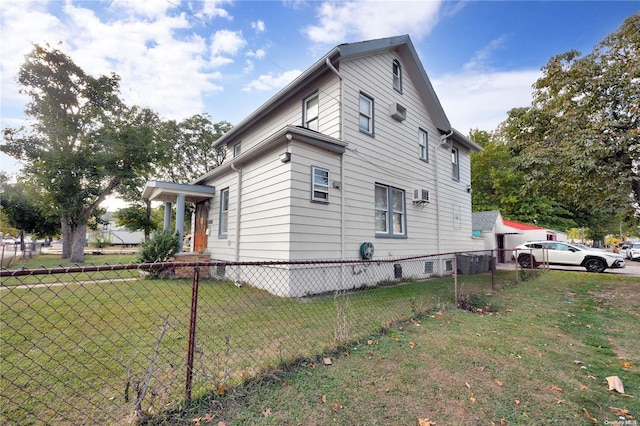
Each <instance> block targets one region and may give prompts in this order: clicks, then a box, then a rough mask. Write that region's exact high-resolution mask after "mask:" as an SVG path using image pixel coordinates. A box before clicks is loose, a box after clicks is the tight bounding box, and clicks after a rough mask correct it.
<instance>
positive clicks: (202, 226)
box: [193, 201, 209, 253]
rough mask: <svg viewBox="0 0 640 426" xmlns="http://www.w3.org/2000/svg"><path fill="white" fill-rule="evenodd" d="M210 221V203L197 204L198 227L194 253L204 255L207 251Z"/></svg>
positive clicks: (196, 227) (195, 235) (194, 237)
mask: <svg viewBox="0 0 640 426" xmlns="http://www.w3.org/2000/svg"><path fill="white" fill-rule="evenodd" d="M208 219H209V202H208V201H203V202H200V203H198V204H196V226H195V233H194V236H193V251H194V253H204V252H205V251H206V250H207V223H208Z"/></svg>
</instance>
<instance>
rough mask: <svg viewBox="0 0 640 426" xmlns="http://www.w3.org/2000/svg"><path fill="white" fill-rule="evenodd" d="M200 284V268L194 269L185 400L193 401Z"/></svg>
mask: <svg viewBox="0 0 640 426" xmlns="http://www.w3.org/2000/svg"><path fill="white" fill-rule="evenodd" d="M199 284H200V267H199V266H196V267H194V268H193V283H192V286H191V319H190V321H189V347H188V349H187V380H186V382H185V399H186V401H187V402H190V401H191V386H192V382H193V353H194V352H195V347H196V318H197V315H196V313H197V310H198V286H199Z"/></svg>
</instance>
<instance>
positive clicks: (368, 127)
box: [360, 93, 373, 135]
mask: <svg viewBox="0 0 640 426" xmlns="http://www.w3.org/2000/svg"><path fill="white" fill-rule="evenodd" d="M360 131H362V132H365V133H369V134H370V135H373V99H372V98H370V97H369V96H367V95H365V94H364V93H360Z"/></svg>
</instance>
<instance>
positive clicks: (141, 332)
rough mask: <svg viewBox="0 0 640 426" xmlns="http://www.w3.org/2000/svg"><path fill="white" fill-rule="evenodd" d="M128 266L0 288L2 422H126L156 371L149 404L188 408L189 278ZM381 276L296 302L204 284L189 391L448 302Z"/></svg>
mask: <svg viewBox="0 0 640 426" xmlns="http://www.w3.org/2000/svg"><path fill="white" fill-rule="evenodd" d="M100 258H101V259H102V258H104V257H102V256H100ZM38 260H39V261H40V262H39V263H43V262H42V259H38ZM88 260H89V259H88ZM109 263H111V262H109ZM130 272H131V271H108V272H101V273H100V274H102V275H99V276H97V275H94V276H87V274H86V273H74V274H63V275H60V276H57V280H59V281H62V282H63V285H59V286H38V287H32V288H26V289H23V288H18V287H15V283H12V286H10V287H8V288H7V287H5V288H4V289H2V290H0V291H1V292H2V293H0V297H1V298H0V308H1V313H0V336H1V339H2V345H1V348H0V354H1V356H2V360H3V361H2V383H1V386H0V389H1V395H0V406H1V407H2V408H1V411H0V419H6V420H7V421H8V422H9V423H12V422H13V423H18V424H21V423H24V424H33V423H35V424H49V423H68V424H79V423H95V422H96V421H99V422H100V423H112V424H116V423H123V422H127V421H128V420H131V413H132V411H133V407H134V405H135V401H136V396H137V394H138V391H140V390H142V389H143V388H144V386H143V385H144V383H145V380H146V377H147V373H148V371H149V369H151V368H152V369H153V371H152V374H151V380H150V386H149V388H148V392H147V395H146V397H145V399H144V400H143V401H142V408H143V409H144V410H146V411H148V412H150V413H158V412H159V411H160V410H166V409H167V408H170V407H174V408H175V407H180V406H182V404H183V403H182V402H181V401H183V400H184V395H185V389H184V386H185V377H186V364H185V360H186V349H187V341H188V329H189V317H190V313H189V312H190V303H191V280H158V279H140V277H139V274H137V271H135V270H134V272H136V275H132V274H131V273H130ZM92 274H94V273H92ZM95 274H97V273H95ZM104 274H109V275H108V276H105V275H104ZM502 274H504V275H503V277H502V278H501V280H502V282H504V283H510V282H511V281H510V280H511V278H512V275H513V274H512V273H502ZM43 277H48V278H49V279H53V280H54V281H55V280H56V277H55V276H48V275H39V276H27V277H23V278H22V279H28V280H31V279H34V280H36V282H41V283H42V282H44V280H43ZM132 278H136V279H133V280H132ZM12 279H13V278H12ZM3 284H5V283H3ZM385 284H387V285H386V286H383V287H379V288H375V289H369V290H367V291H358V292H354V293H340V294H338V295H337V296H336V297H332V296H327V297H318V298H313V299H305V300H299V299H287V298H280V297H275V296H272V295H270V294H269V293H267V292H265V291H263V290H259V289H256V288H252V287H250V286H243V287H242V288H237V287H236V286H235V285H233V283H231V282H227V281H214V280H202V281H201V285H200V288H199V304H198V317H197V321H198V329H197V334H196V336H197V339H196V351H195V354H194V361H195V362H194V389H193V396H194V398H196V399H198V400H200V398H202V397H203V396H204V395H207V393H208V392H211V391H212V390H218V391H220V392H221V390H222V389H230V388H234V386H236V387H237V386H239V385H241V384H242V383H244V382H246V381H247V380H249V379H251V378H252V377H256V375H259V374H261V373H264V372H265V371H270V370H273V369H274V368H278V367H279V366H282V365H288V364H291V363H293V362H295V361H296V360H300V359H315V357H317V355H319V354H322V353H325V352H327V351H329V352H330V351H333V350H335V348H337V347H339V346H341V345H342V344H343V343H345V342H353V341H359V340H361V339H364V338H366V337H367V336H370V335H372V334H375V333H377V332H378V331H379V330H380V329H384V328H388V327H391V326H393V324H396V323H397V322H398V321H406V320H408V319H410V318H413V317H417V316H420V315H424V314H425V313H426V312H430V311H431V310H433V309H444V310H446V311H447V312H448V311H449V309H450V308H451V307H452V306H453V291H454V288H453V279H452V278H451V277H448V278H441V279H435V280H429V281H423V282H417V281H411V280H409V281H408V282H405V283H404V284H403V285H397V283H385ZM389 284H393V285H389ZM490 285H491V283H490V276H489V275H488V274H484V275H482V276H481V275H478V276H473V277H465V278H464V280H461V283H460V288H461V289H462V291H465V292H478V291H481V289H482V288H484V289H489V288H490ZM160 336H162V339H161V340H159V338H160ZM156 344H158V345H157V349H156ZM187 423H188V422H187Z"/></svg>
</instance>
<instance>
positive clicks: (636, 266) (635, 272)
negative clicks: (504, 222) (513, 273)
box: [498, 259, 640, 278]
mask: <svg viewBox="0 0 640 426" xmlns="http://www.w3.org/2000/svg"><path fill="white" fill-rule="evenodd" d="M625 262H626V264H627V266H626V267H625V268H622V269H607V270H606V271H604V272H603V273H604V274H620V275H630V276H634V277H638V278H640V261H637V260H628V259H627V260H625ZM498 267H499V268H500V269H515V267H516V266H515V263H513V262H509V263H501V264H499V266H498ZM549 269H552V270H555V271H576V272H585V273H586V272H587V270H586V269H584V268H583V267H582V266H560V265H551V266H549Z"/></svg>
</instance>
